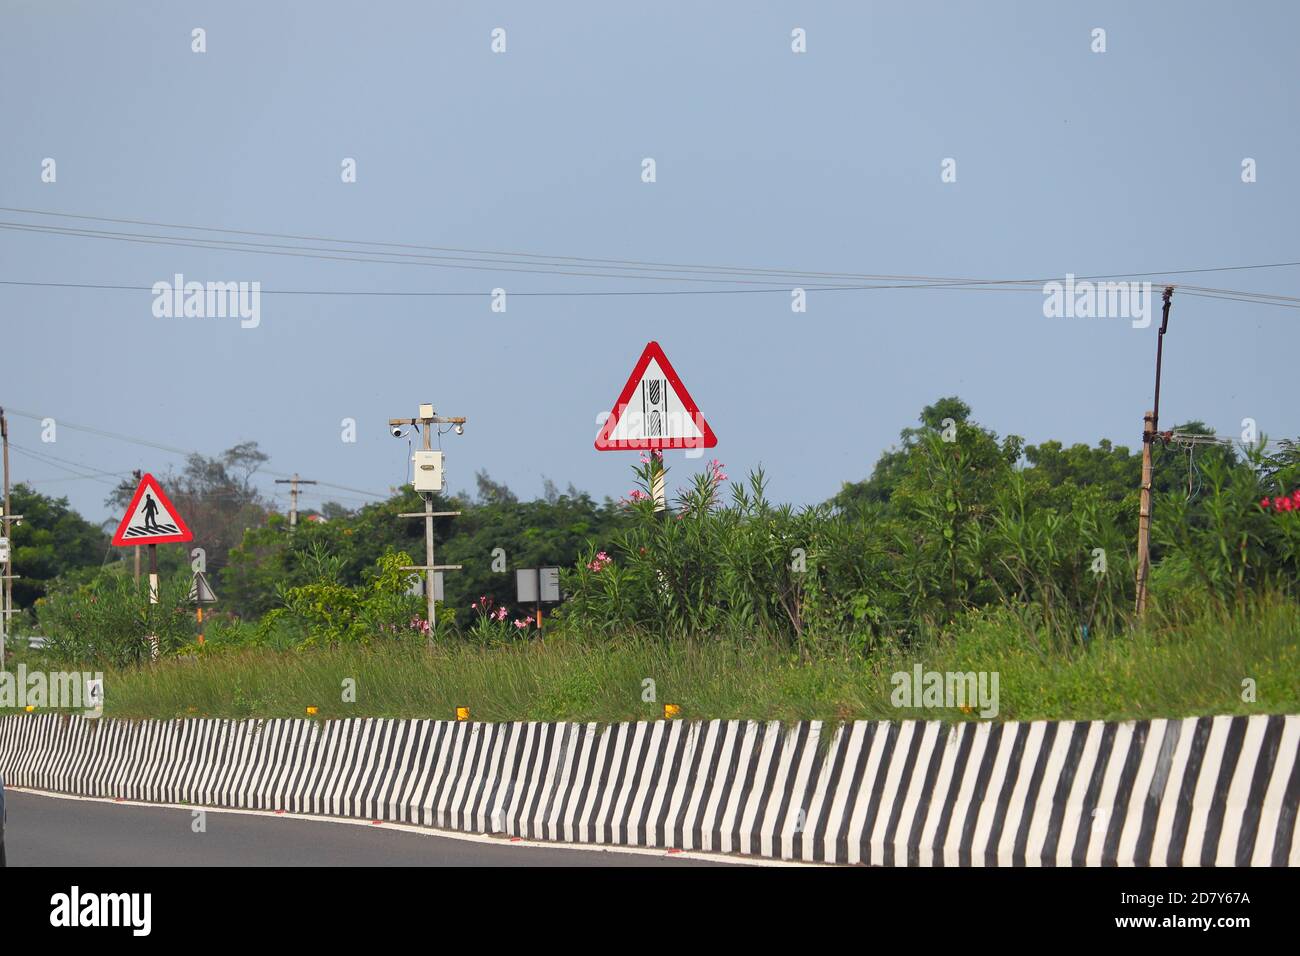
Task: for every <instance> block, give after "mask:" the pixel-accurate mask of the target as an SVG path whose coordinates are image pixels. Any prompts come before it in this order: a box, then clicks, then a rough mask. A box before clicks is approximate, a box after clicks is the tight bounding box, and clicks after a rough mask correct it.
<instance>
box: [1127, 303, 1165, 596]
mask: <svg viewBox="0 0 1300 956" xmlns="http://www.w3.org/2000/svg"><path fill="white" fill-rule="evenodd" d="M1173 297H1174V287H1173V286H1171V285H1167V286H1165V294H1164V306H1163V314H1162V315H1161V319H1160V333H1159V334H1158V335H1157V336H1156V394H1155V401H1154V402H1153V403H1152V408H1151V411H1149V412H1147V413H1146V415H1144V416H1143V417H1142V488H1141V498H1140V501H1139V504H1138V546H1137V602H1136V610H1137V615H1138V617H1142V616H1143V615H1145V614H1146V611H1147V578H1148V577H1149V576H1150V573H1151V446H1152V444H1154V442H1155V440H1156V435H1157V433H1158V429H1159V427H1160V372H1161V365H1162V361H1163V359H1164V348H1165V333H1166V332H1167V331H1169V306H1170V303H1171V302H1172V300H1173Z"/></svg>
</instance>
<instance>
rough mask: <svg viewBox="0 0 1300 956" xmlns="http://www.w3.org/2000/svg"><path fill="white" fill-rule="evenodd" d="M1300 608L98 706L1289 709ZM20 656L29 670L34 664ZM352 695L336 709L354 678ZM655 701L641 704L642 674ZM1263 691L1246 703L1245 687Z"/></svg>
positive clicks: (235, 666) (754, 711)
mask: <svg viewBox="0 0 1300 956" xmlns="http://www.w3.org/2000/svg"><path fill="white" fill-rule="evenodd" d="M1298 637H1300V609H1298V608H1297V605H1296V604H1295V603H1293V602H1289V601H1286V600H1283V599H1280V598H1279V599H1272V598H1261V599H1259V600H1257V601H1255V602H1254V603H1252V604H1251V605H1250V606H1249V607H1248V608H1247V609H1245V610H1238V611H1236V612H1230V613H1229V612H1213V613H1211V612H1206V613H1201V614H1198V615H1195V616H1192V617H1191V618H1190V619H1189V620H1186V621H1182V622H1179V623H1176V624H1171V623H1169V622H1167V621H1166V622H1165V623H1164V624H1161V625H1158V626H1157V625H1152V626H1150V627H1148V628H1145V629H1142V630H1138V631H1134V632H1133V633H1130V634H1126V635H1123V636H1118V637H1108V638H1099V639H1097V640H1094V641H1093V642H1092V643H1091V644H1090V645H1088V646H1087V647H1083V646H1078V647H1073V648H1067V649H1056V650H1050V651H1049V650H1040V649H1039V648H1038V647H1036V643H1035V638H1034V636H1033V635H1032V634H1027V633H1026V632H1025V631H1024V630H1023V629H1021V627H1020V626H1019V625H1018V624H1017V623H1016V622H1015V621H1014V620H1013V619H1012V618H1011V617H1010V616H1009V615H1006V614H1005V613H992V614H987V615H981V616H977V617H975V618H972V619H971V620H970V621H968V622H967V624H966V625H965V626H964V627H963V628H962V629H961V630H960V632H958V633H956V634H954V635H952V636H949V637H945V638H940V639H936V640H934V641H932V642H929V643H927V644H925V645H923V646H919V647H915V648H911V649H902V650H899V649H896V650H893V651H890V652H880V653H876V654H873V655H870V656H866V657H864V656H863V655H862V654H860V653H855V652H854V651H852V650H851V649H848V648H842V649H839V650H827V649H825V648H822V649H820V650H813V651H808V652H806V653H805V654H804V655H802V656H801V655H800V654H798V653H796V652H794V651H791V650H790V649H789V648H782V647H777V646H773V645H771V644H767V643H762V642H745V643H737V642H733V641H717V642H698V641H697V642H690V643H666V642H657V641H644V640H624V641H610V642H605V643H600V644H595V643H590V642H585V641H577V640H574V639H572V638H562V637H560V638H552V639H548V640H547V642H546V643H545V644H540V643H536V642H533V643H529V644H520V645H513V646H505V647H497V648H482V647H475V646H469V645H463V644H462V645H455V646H440V647H437V648H435V649H433V650H427V649H425V648H423V647H421V646H413V645H409V644H406V645H401V644H399V645H372V646H370V647H344V648H337V649H331V650H324V649H322V650H311V651H300V652H293V651H288V652H286V651H271V650H245V651H231V652H225V653H211V654H203V655H197V656H194V657H190V658H177V659H171V660H167V661H165V662H163V663H161V664H158V665H155V666H149V667H140V668H133V669H128V670H122V671H109V672H107V673H106V674H105V675H104V676H105V695H106V698H107V703H106V708H105V713H106V715H107V716H114V717H127V718H171V717H192V716H206V717H237V718H242V717H301V716H304V715H305V713H306V708H307V707H308V706H314V707H316V708H318V716H319V717H320V718H325V719H329V718H342V717H363V716H365V717H422V718H430V717H432V718H439V719H449V718H451V717H452V716H453V715H454V713H455V708H456V707H458V706H466V707H469V708H470V711H471V716H472V717H473V719H475V720H492V721H501V720H578V721H600V722H608V721H622V720H647V719H653V718H656V717H659V716H661V714H662V708H663V705H664V704H665V703H674V704H678V705H680V707H681V716H682V717H683V718H686V719H707V718H718V717H721V718H748V719H765V720H768V719H770V720H783V721H794V720H802V719H823V720H852V719H858V718H871V719H878V718H892V719H899V718H913V717H915V718H926V719H944V720H962V719H975V717H976V715H975V714H973V713H965V712H962V711H961V710H958V709H954V708H938V709H919V708H906V707H904V708H900V707H895V706H894V705H893V703H892V701H891V695H892V693H893V691H894V685H893V683H892V682H891V679H890V676H891V674H893V673H894V672H897V671H908V672H910V671H911V670H912V668H913V665H915V664H918V663H919V664H921V665H923V667H924V669H925V670H927V671H961V672H967V671H977V672H978V671H986V672H997V674H998V676H999V701H998V703H999V712H998V715H997V719H999V720H1033V719H1119V718H1144V717H1156V716H1159V717H1183V716H1193V715H1203V714H1247V713H1274V714H1276V713H1300V640H1298ZM28 666H29V667H31V666H33V664H32V662H31V661H29V662H28ZM349 678H350V679H352V680H353V681H355V687H356V701H355V702H354V703H345V702H343V699H342V697H343V692H344V685H345V681H346V680H347V679H349ZM646 679H651V680H653V681H654V685H655V700H654V701H653V702H647V701H644V700H643V699H642V698H643V690H644V687H645V684H644V681H645V680H646ZM1248 679H1249V680H1251V681H1253V682H1254V687H1255V695H1256V699H1255V700H1254V701H1253V702H1251V701H1247V700H1243V681H1246V680H1248Z"/></svg>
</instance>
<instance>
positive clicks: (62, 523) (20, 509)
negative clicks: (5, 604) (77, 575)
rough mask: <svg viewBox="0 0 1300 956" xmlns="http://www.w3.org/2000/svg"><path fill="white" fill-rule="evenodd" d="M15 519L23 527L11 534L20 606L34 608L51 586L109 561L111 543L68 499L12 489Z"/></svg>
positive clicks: (16, 596)
mask: <svg viewBox="0 0 1300 956" xmlns="http://www.w3.org/2000/svg"><path fill="white" fill-rule="evenodd" d="M10 504H11V506H12V508H13V512H14V514H20V515H22V516H23V520H22V524H14V525H13V527H12V528H11V531H10V534H11V535H12V541H11V544H12V552H13V554H12V558H13V565H14V573H15V574H18V575H20V577H19V578H18V579H17V580H16V581H14V606H15V607H17V608H30V607H31V606H32V605H33V604H35V603H36V600H37V598H40V597H42V596H44V595H45V593H46V591H47V589H48V588H49V585H50V583H51V582H52V581H53V580H54V579H55V578H58V577H59V576H61V575H64V574H67V573H69V572H71V571H75V570H77V569H80V568H86V567H96V566H98V565H100V564H102V563H103V562H104V560H105V558H106V557H107V554H106V552H107V549H108V538H107V536H106V535H105V534H104V532H103V531H102V530H100V529H99V528H97V527H95V526H94V525H93V524H91V523H90V522H89V521H87V520H86V519H85V518H83V517H81V515H79V514H77V513H76V512H75V511H73V510H72V508H71V507H70V506H69V505H68V499H67V498H52V497H49V496H47V495H43V494H41V493H40V492H38V491H36V490H35V489H33V488H31V487H30V486H28V485H26V484H22V483H19V484H17V485H15V486H14V487H13V488H12V489H10Z"/></svg>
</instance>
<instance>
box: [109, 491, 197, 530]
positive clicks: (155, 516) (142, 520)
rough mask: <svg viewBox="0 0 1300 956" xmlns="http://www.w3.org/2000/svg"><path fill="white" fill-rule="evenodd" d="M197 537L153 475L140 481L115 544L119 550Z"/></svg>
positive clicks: (120, 525)
mask: <svg viewBox="0 0 1300 956" xmlns="http://www.w3.org/2000/svg"><path fill="white" fill-rule="evenodd" d="M193 540H194V535H192V534H191V533H190V529H189V528H188V527H186V525H185V521H184V519H183V518H181V516H180V512H178V511H177V510H176V506H175V505H173V504H172V503H171V501H170V500H169V499H168V498H167V496H166V495H165V494H164V493H163V490H162V486H161V485H159V484H158V482H157V480H156V479H155V478H154V476H153V475H145V476H144V477H143V478H141V479H140V487H139V488H137V489H135V495H134V496H133V497H132V498H131V503H130V504H129V505H127V506H126V514H125V515H123V517H122V523H121V524H119V525H118V526H117V533H116V534H114V535H113V544H115V545H117V546H118V547H119V548H124V547H128V546H130V545H136V544H167V543H168V542H172V541H193Z"/></svg>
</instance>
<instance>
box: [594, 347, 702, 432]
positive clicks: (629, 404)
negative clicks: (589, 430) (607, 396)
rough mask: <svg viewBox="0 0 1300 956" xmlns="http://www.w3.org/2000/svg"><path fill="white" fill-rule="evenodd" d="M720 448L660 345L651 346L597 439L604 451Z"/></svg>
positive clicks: (645, 352)
mask: <svg viewBox="0 0 1300 956" xmlns="http://www.w3.org/2000/svg"><path fill="white" fill-rule="evenodd" d="M717 443H718V439H717V437H716V436H715V435H714V434H713V429H712V428H710V427H709V423H708V422H706V421H705V420H704V416H703V415H702V414H700V409H699V407H698V406H697V405H696V404H695V400H694V399H692V398H691V393H690V392H688V391H686V386H685V385H683V384H682V380H681V379H680V378H679V377H678V376H677V373H676V372H675V371H674V370H673V366H672V363H671V362H669V361H668V356H666V355H664V350H663V349H661V348H660V347H659V343H658V342H651V343H649V344H648V345H647V346H646V347H645V351H644V352H642V353H641V358H640V360H639V361H638V362H637V363H636V367H635V368H633V369H632V375H631V377H629V378H628V380H627V384H626V385H624V386H623V394H621V395H619V397H618V401H617V402H615V403H614V408H613V409H612V410H611V411H610V413H609V418H608V419H606V420H605V424H604V426H603V427H602V428H601V429H600V434H599V435H597V436H596V449H597V450H598V451H624V450H635V449H650V448H712V447H713V446H714V445H716V444H717Z"/></svg>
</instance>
